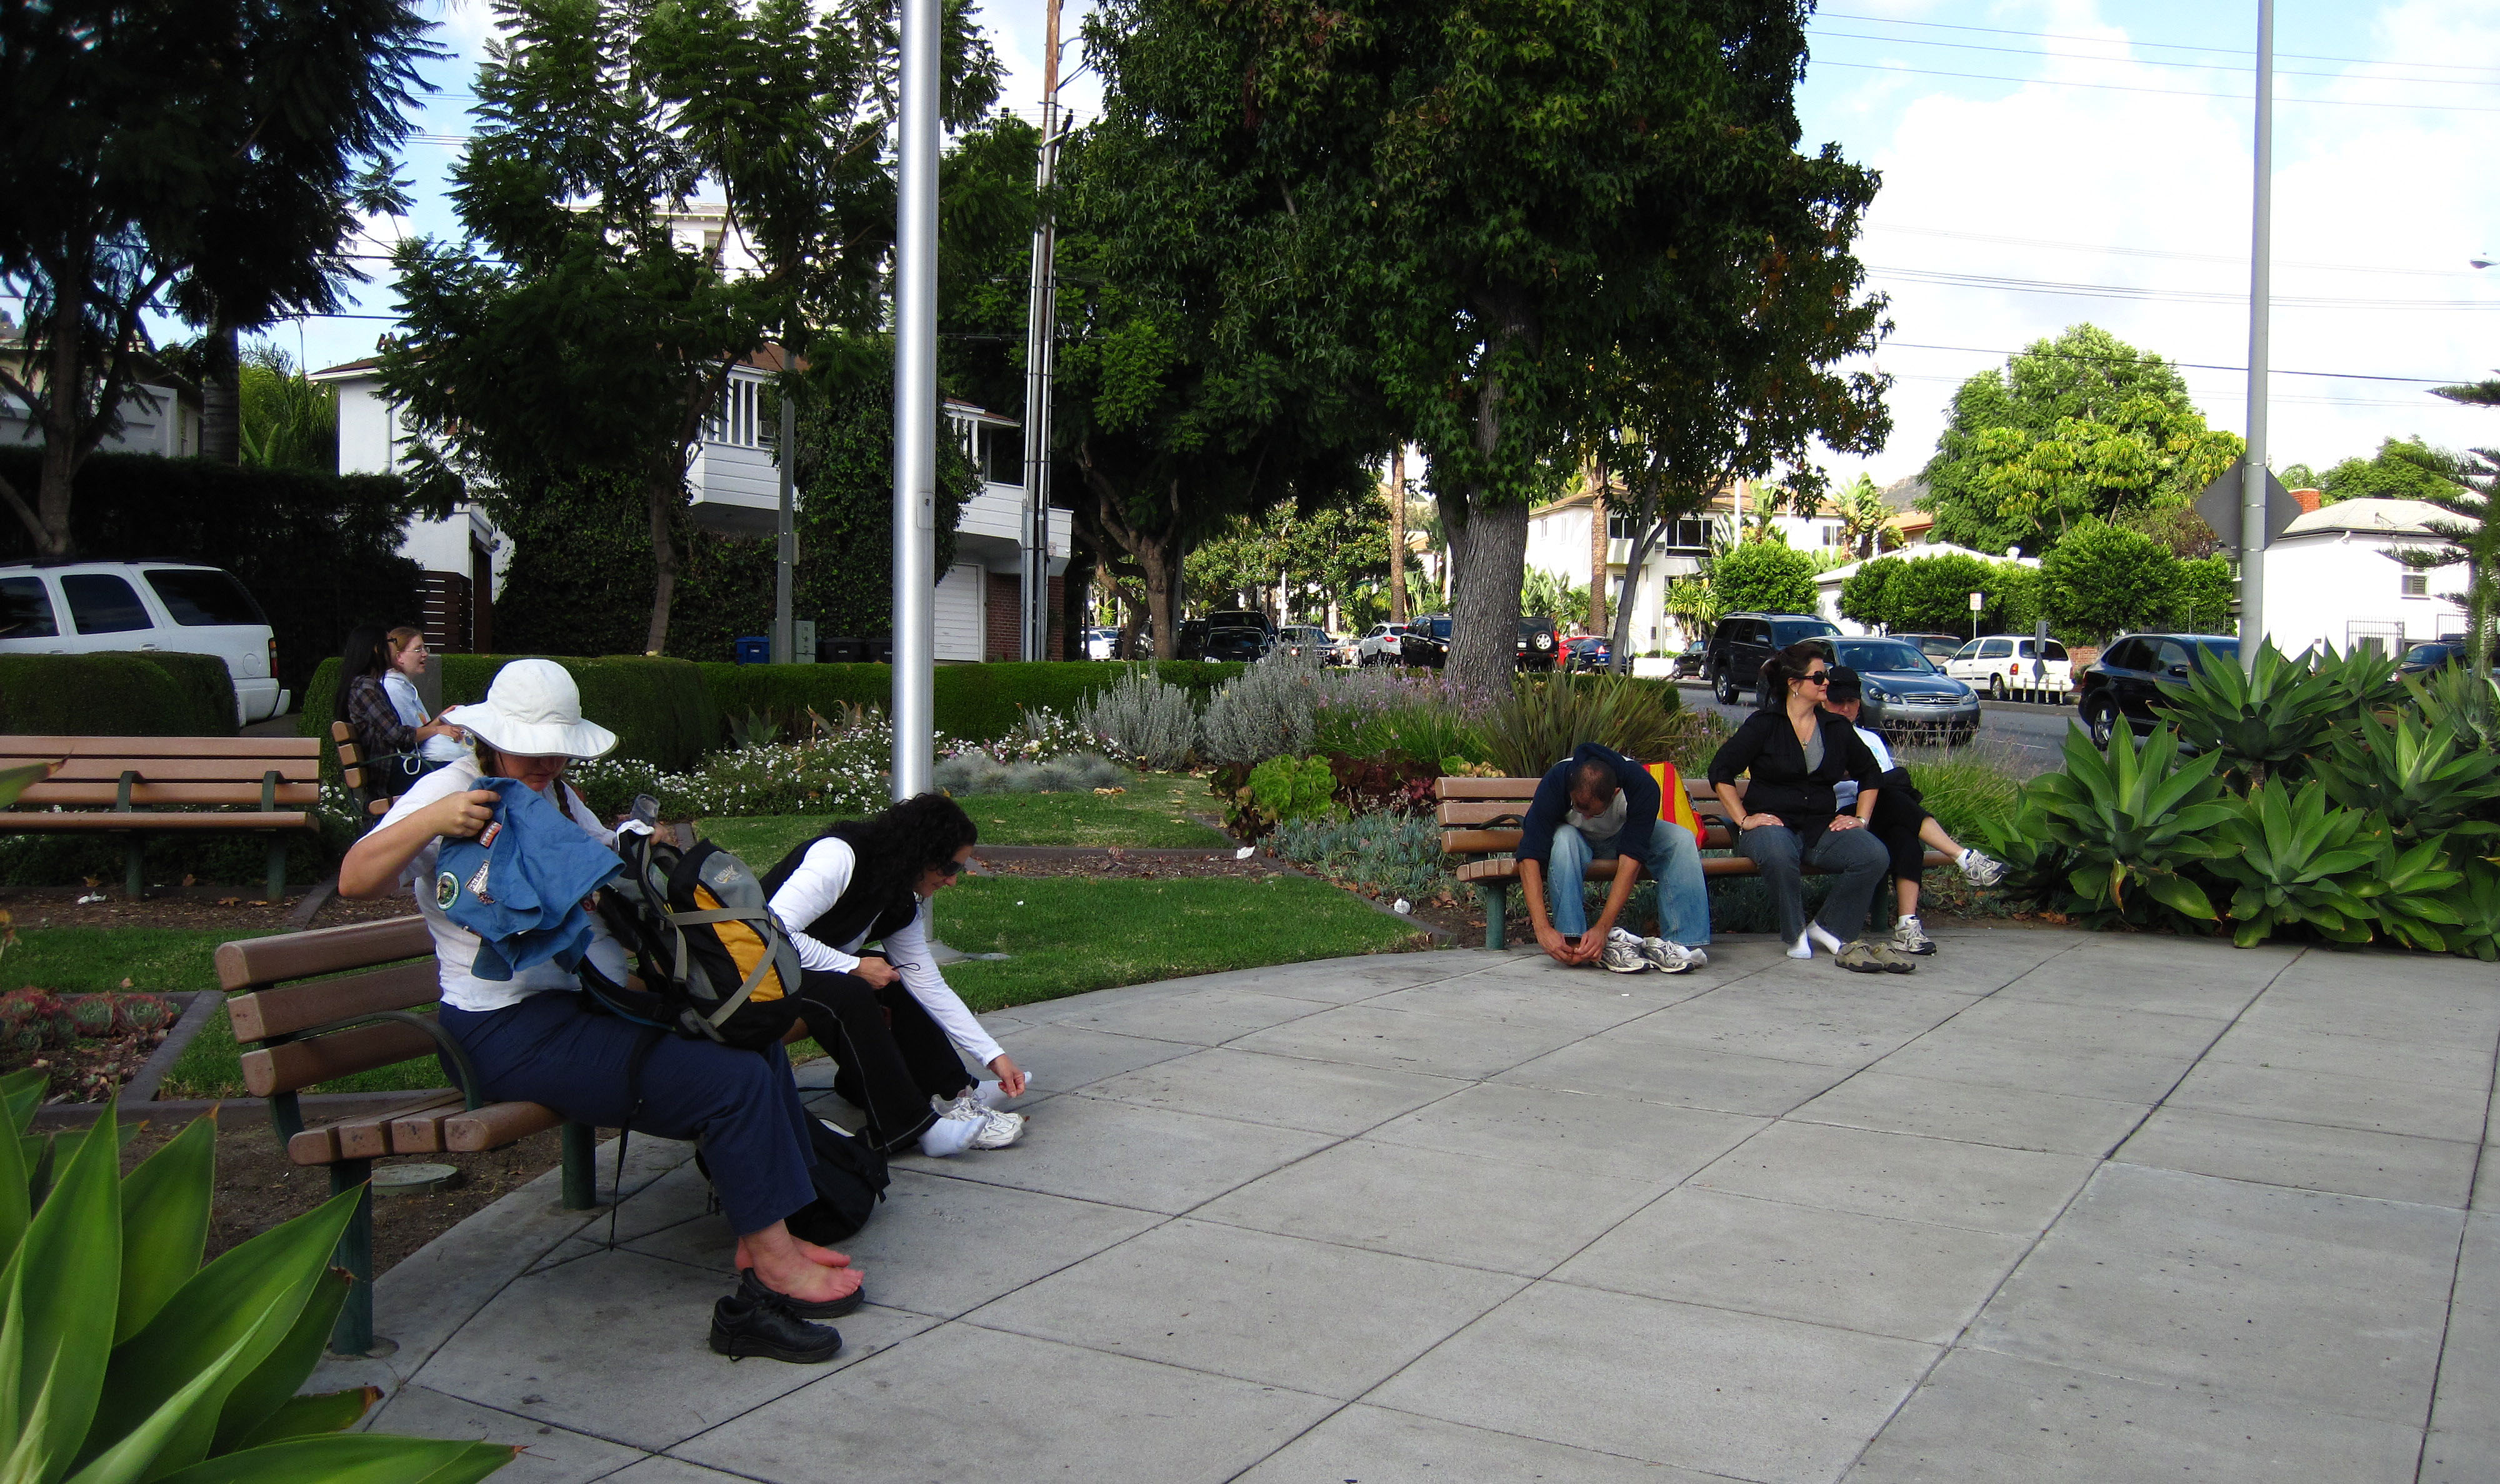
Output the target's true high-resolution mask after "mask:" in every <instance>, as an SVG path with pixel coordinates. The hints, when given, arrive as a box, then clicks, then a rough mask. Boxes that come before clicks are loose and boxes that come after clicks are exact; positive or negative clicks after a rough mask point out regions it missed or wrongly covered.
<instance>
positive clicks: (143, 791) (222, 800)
mask: <svg viewBox="0 0 2500 1484" xmlns="http://www.w3.org/2000/svg"><path fill="white" fill-rule="evenodd" d="M120 789H121V786H120V785H119V784H118V783H61V782H58V781H57V780H55V781H54V782H51V783H45V784H36V785H35V786H34V787H32V788H30V789H28V790H26V791H25V792H23V793H20V794H18V795H17V805H16V807H18V808H20V809H25V808H31V807H36V806H40V805H47V804H74V805H102V806H105V807H108V808H109V807H111V806H112V805H115V804H117V803H119V802H121V794H120ZM130 801H131V802H132V803H134V804H243V805H247V806H249V807H252V808H258V807H259V805H260V780H259V779H257V778H254V779H253V780H252V781H251V782H249V783H247V784H246V783H141V784H133V785H132V786H131V789H130ZM276 801H277V802H278V803H281V804H317V803H319V802H321V786H320V785H319V784H318V783H314V782H310V781H308V782H304V783H282V784H280V785H279V786H278V798H277V800H276Z"/></svg>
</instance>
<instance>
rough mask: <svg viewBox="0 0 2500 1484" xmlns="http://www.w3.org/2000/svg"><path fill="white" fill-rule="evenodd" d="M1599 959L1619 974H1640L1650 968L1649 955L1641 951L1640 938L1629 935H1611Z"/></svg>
mask: <svg viewBox="0 0 2500 1484" xmlns="http://www.w3.org/2000/svg"><path fill="white" fill-rule="evenodd" d="M1597 961H1598V962H1599V963H1602V964H1604V965H1605V966H1606V967H1607V968H1609V969H1611V970H1613V971H1614V972H1615V973H1617V974H1639V973H1642V972H1644V971H1645V970H1647V969H1648V968H1649V955H1648V954H1647V953H1644V952H1641V943H1640V940H1639V939H1638V938H1633V937H1630V936H1628V935H1627V936H1623V937H1616V936H1609V937H1608V938H1607V939H1606V950H1605V952H1603V953H1602V954H1600V955H1599V956H1598V959H1597Z"/></svg>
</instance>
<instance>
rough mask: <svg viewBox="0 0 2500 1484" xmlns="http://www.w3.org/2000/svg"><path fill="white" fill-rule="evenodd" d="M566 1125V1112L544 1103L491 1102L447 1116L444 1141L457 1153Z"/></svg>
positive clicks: (526, 1136)
mask: <svg viewBox="0 0 2500 1484" xmlns="http://www.w3.org/2000/svg"><path fill="white" fill-rule="evenodd" d="M563 1125H564V1114H562V1113H557V1112H556V1111H555V1110H554V1109H552V1108H548V1107H545V1106H543V1104H538V1103H489V1104H487V1105H486V1106H485V1107H483V1108H480V1109H478V1110H477V1111H476V1112H474V1113H453V1114H452V1115H451V1116H450V1117H448V1118H445V1119H444V1120H443V1144H444V1148H445V1149H447V1150H449V1151H450V1152H452V1153H454V1154H476V1153H478V1152H481V1151H483V1150H486V1149H500V1148H502V1147H503V1146H504V1145H508V1144H510V1143H512V1142H513V1141H515V1140H519V1139H527V1138H528V1137H530V1136H531V1135H532V1134H543V1133H544V1132H546V1131H547V1130H548V1129H551V1128H561V1127H563Z"/></svg>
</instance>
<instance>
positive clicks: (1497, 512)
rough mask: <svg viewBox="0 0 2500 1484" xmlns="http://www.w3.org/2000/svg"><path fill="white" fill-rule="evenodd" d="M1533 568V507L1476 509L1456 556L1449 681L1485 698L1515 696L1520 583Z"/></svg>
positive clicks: (1453, 571) (1515, 505)
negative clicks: (1530, 530)
mask: <svg viewBox="0 0 2500 1484" xmlns="http://www.w3.org/2000/svg"><path fill="white" fill-rule="evenodd" d="M1527 565H1528V506H1526V505H1524V504H1518V503H1512V504H1502V505H1496V506H1494V507H1493V508H1491V509H1481V508H1479V509H1475V510H1471V511H1470V512H1469V513H1468V517H1467V540H1466V545H1465V547H1464V554H1463V555H1462V554H1459V553H1454V554H1453V562H1452V567H1451V578H1452V581H1453V584H1454V586H1455V587H1456V589H1457V591H1456V593H1455V594H1454V596H1453V597H1452V599H1451V602H1450V660H1449V667H1448V674H1447V676H1446V678H1447V679H1448V680H1449V681H1450V682H1451V683H1452V684H1453V685H1456V686H1458V687H1459V688H1460V689H1461V690H1463V691H1465V692H1468V693H1471V694H1479V695H1507V694H1510V680H1511V675H1512V673H1513V672H1514V671H1515V670H1516V669H1517V668H1518V660H1519V582H1520V578H1521V577H1522V576H1523V575H1524V573H1525V571H1526V568H1527Z"/></svg>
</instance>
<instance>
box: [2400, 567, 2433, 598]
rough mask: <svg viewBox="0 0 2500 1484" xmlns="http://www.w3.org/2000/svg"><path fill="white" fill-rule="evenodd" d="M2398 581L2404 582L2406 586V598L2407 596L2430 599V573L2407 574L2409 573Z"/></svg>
mask: <svg viewBox="0 0 2500 1484" xmlns="http://www.w3.org/2000/svg"><path fill="white" fill-rule="evenodd" d="M2397 580H2398V581H2399V582H2402V583H2403V584H2404V596H2405V597H2430V573H2428V572H2407V573H2405V574H2404V576H2402V577H2400V578H2398V579H2397Z"/></svg>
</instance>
